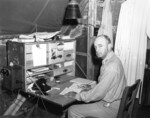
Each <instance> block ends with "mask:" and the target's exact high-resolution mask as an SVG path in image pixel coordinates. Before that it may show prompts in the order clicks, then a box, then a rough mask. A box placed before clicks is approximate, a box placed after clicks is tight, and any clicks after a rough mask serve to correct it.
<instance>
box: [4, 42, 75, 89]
mask: <svg viewBox="0 0 150 118" xmlns="http://www.w3.org/2000/svg"><path fill="white" fill-rule="evenodd" d="M68 44H69V45H70V44H71V47H69V46H68ZM7 47H8V65H9V66H11V67H19V68H20V72H19V75H18V78H20V80H21V81H22V88H23V89H24V90H25V91H26V89H27V86H26V83H27V82H26V78H27V77H29V76H30V77H32V76H38V75H42V74H48V75H49V76H59V75H63V74H68V73H69V74H73V73H74V72H73V71H74V63H75V62H74V60H75V53H74V50H75V48H74V42H73V43H72V42H71V43H70V42H69V43H68V42H67V45H66V43H64V42H62V41H51V42H28V43H27V42H26V43H25V42H11V41H9V42H8V43H7ZM68 47H69V48H68ZM70 61H72V63H70ZM66 62H69V63H66ZM55 66H58V68H54V67H55ZM43 68H44V69H45V68H48V70H44V71H43V70H42V69H43ZM33 70H34V72H33ZM40 70H41V71H40ZM30 71H32V74H30V75H29V72H30ZM6 80H9V81H8V82H10V79H6ZM11 82H15V79H13V80H12V81H11ZM13 85H15V84H13Z"/></svg>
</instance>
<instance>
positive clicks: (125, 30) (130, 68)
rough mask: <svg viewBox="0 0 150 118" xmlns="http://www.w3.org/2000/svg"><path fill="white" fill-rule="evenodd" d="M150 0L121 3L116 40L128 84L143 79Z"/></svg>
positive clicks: (149, 22) (132, 0)
mask: <svg viewBox="0 0 150 118" xmlns="http://www.w3.org/2000/svg"><path fill="white" fill-rule="evenodd" d="M149 11H150V0H127V1H125V2H124V3H122V5H121V10H120V15H119V21H118V29H117V35H116V42H115V53H116V54H117V55H118V56H119V57H120V59H121V61H122V63H123V66H124V70H125V75H126V78H127V84H128V85H132V84H133V83H135V81H136V80H137V79H141V80H142V81H143V77H144V69H145V59H146V49H147V36H148V37H150V12H149Z"/></svg>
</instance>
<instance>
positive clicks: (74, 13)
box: [65, 0, 81, 19]
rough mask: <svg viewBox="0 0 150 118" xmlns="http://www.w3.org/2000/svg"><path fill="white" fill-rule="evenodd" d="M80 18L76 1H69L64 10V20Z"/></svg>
mask: <svg viewBox="0 0 150 118" xmlns="http://www.w3.org/2000/svg"><path fill="white" fill-rule="evenodd" d="M78 18H81V12H80V9H79V4H78V2H77V1H76V0H71V1H70V2H69V3H68V5H67V8H66V12H65V19H78Z"/></svg>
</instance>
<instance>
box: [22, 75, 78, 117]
mask: <svg viewBox="0 0 150 118" xmlns="http://www.w3.org/2000/svg"><path fill="white" fill-rule="evenodd" d="M74 78H75V77H73V76H61V78H60V83H55V82H54V83H53V82H52V83H51V86H52V87H58V88H60V90H58V89H54V90H52V91H50V92H49V95H46V96H44V95H35V94H33V93H29V92H23V91H21V92H20V94H21V95H22V96H23V97H26V98H27V100H28V101H31V102H32V103H33V104H36V103H38V106H39V107H40V108H43V109H44V110H46V111H48V112H50V113H51V114H53V115H54V116H56V118H59V117H62V115H63V113H64V111H66V109H67V108H68V107H69V106H70V105H72V104H76V103H79V102H78V101H76V100H75V99H73V98H69V97H66V96H64V95H60V92H61V91H62V90H64V89H65V87H69V86H70V85H71V84H72V83H71V82H70V80H72V79H74Z"/></svg>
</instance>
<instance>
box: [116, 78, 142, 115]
mask: <svg viewBox="0 0 150 118" xmlns="http://www.w3.org/2000/svg"><path fill="white" fill-rule="evenodd" d="M140 82H141V80H140V79H138V80H137V81H136V83H135V84H133V85H131V86H127V87H126V88H125V89H124V91H123V95H122V99H121V103H120V106H119V111H118V115H117V118H131V116H132V112H133V106H134V102H135V99H136V95H137V91H138V88H139V85H140Z"/></svg>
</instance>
